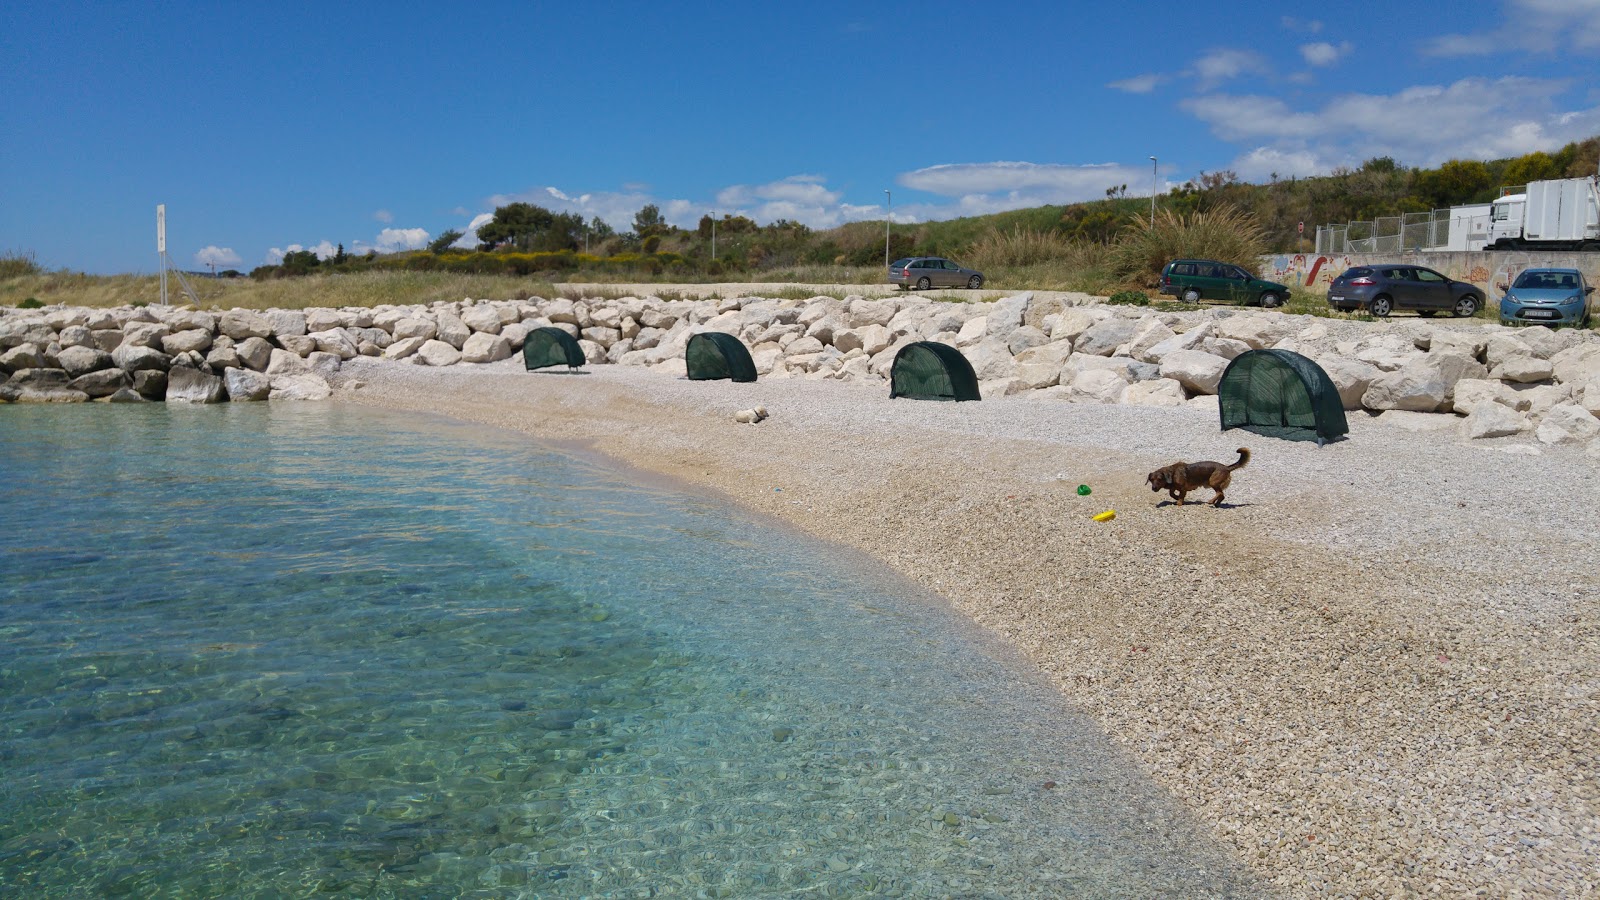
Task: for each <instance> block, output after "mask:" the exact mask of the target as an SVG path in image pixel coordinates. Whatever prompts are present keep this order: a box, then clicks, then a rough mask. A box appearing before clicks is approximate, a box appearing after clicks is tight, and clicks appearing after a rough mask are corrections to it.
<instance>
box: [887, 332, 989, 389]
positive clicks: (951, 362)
mask: <svg viewBox="0 0 1600 900" xmlns="http://www.w3.org/2000/svg"><path fill="white" fill-rule="evenodd" d="M889 397H890V399H893V398H895V397H909V398H911V399H912V400H979V399H982V398H980V397H979V396H978V376H977V374H976V373H975V372H973V371H972V363H970V362H967V358H966V357H965V356H962V355H961V351H960V350H957V349H956V348H954V347H951V346H949V345H948V344H940V343H937V342H935V341H917V342H916V343H913V344H907V345H905V346H904V347H901V348H900V352H899V353H896V354H895V355H894V366H893V367H892V368H890V370H889Z"/></svg>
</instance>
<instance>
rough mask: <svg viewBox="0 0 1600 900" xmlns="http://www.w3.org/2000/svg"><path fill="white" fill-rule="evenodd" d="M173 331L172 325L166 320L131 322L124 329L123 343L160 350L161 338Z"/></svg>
mask: <svg viewBox="0 0 1600 900" xmlns="http://www.w3.org/2000/svg"><path fill="white" fill-rule="evenodd" d="M171 333H172V327H171V326H169V325H167V324H166V323H164V322H129V323H128V325H127V327H126V328H124V329H123V330H122V343H123V344H124V345H128V344H132V345H134V346H137V347H149V348H150V349H152V350H160V349H161V339H162V338H164V337H166V336H167V335H169V334H171ZM163 352H165V351H163Z"/></svg>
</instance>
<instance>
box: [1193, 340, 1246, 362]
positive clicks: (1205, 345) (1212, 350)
mask: <svg viewBox="0 0 1600 900" xmlns="http://www.w3.org/2000/svg"><path fill="white" fill-rule="evenodd" d="M1199 349H1200V350H1203V351H1205V352H1206V353H1209V354H1211V355H1212V356H1220V357H1222V358H1223V359H1226V360H1229V361H1230V362H1231V361H1232V360H1235V359H1238V358H1239V356H1240V355H1241V354H1245V353H1249V352H1250V345H1249V344H1246V343H1245V342H1244V341H1239V340H1234V339H1233V338H1225V337H1217V336H1215V335H1213V336H1211V337H1208V338H1206V339H1205V340H1203V341H1201V342H1200V347H1199Z"/></svg>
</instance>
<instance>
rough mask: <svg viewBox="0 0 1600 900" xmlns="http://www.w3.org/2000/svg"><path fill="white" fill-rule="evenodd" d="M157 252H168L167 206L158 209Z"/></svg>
mask: <svg viewBox="0 0 1600 900" xmlns="http://www.w3.org/2000/svg"><path fill="white" fill-rule="evenodd" d="M156 252H157V253H165V252H167V205H166V204H165V203H162V204H160V205H159V206H157V207H156Z"/></svg>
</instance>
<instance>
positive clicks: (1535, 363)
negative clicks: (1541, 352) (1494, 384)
mask: <svg viewBox="0 0 1600 900" xmlns="http://www.w3.org/2000/svg"><path fill="white" fill-rule="evenodd" d="M1554 375H1555V367H1554V366H1552V365H1551V364H1550V360H1548V359H1540V358H1539V357H1537V356H1534V355H1533V354H1532V353H1528V354H1524V355H1522V356H1510V357H1507V358H1505V359H1503V360H1501V362H1500V364H1499V365H1498V366H1495V367H1494V370H1493V371H1492V372H1490V373H1489V377H1490V378H1496V379H1499V380H1500V381H1514V382H1516V383H1518V384H1531V383H1533V382H1535V381H1548V380H1550V378H1551V377H1553V376H1554Z"/></svg>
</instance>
